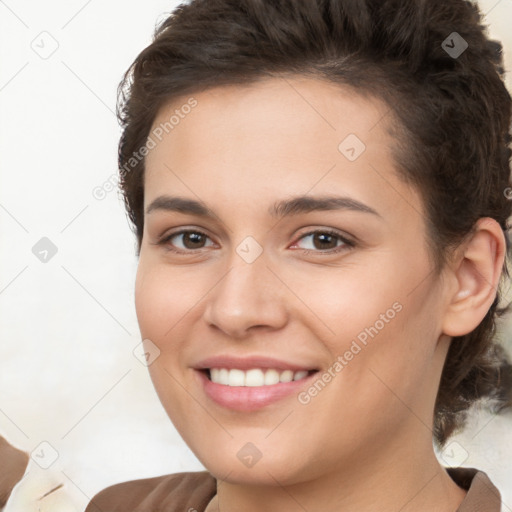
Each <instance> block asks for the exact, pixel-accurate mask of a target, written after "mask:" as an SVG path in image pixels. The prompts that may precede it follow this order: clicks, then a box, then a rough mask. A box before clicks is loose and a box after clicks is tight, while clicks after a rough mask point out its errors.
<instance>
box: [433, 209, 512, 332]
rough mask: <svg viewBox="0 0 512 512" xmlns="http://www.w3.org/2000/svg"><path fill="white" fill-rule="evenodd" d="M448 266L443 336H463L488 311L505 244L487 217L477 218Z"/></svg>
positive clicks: (500, 232)
mask: <svg viewBox="0 0 512 512" xmlns="http://www.w3.org/2000/svg"><path fill="white" fill-rule="evenodd" d="M461 249H462V251H461V252H460V253H459V254H458V256H457V258H456V260H454V262H453V263H452V267H451V273H452V275H453V277H454V278H455V279H454V280H453V282H454V283H455V284H454V286H453V287H451V289H450V291H449V296H448V297H447V299H448V305H447V308H446V310H445V315H444V318H443V324H442V329H443V333H444V334H447V335H448V336H463V335H465V334H468V333H470V332H471V331H473V330H474V329H475V328H476V327H477V326H478V324H480V322H481V321H482V319H483V318H484V317H485V315H486V314H487V311H489V308H490V307H491V305H492V303H493V301H494V299H495V297H496V292H497V287H498V284H499V280H500V276H501V272H502V269H503V262H504V259H505V251H506V243H505V236H504V234H503V230H502V229H501V227H500V225H499V224H498V223H497V222H496V221H495V220H494V219H491V218H489V217H483V218H481V219H479V220H478V221H477V223H476V226H475V232H474V233H473V235H472V236H471V238H470V239H469V240H468V241H466V242H464V244H463V246H462V248H461Z"/></svg>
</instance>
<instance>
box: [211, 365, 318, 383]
mask: <svg viewBox="0 0 512 512" xmlns="http://www.w3.org/2000/svg"><path fill="white" fill-rule="evenodd" d="M308 374H309V372H307V371H306V370H300V371H298V372H293V371H292V370H284V371H279V370H275V369H273V368H271V369H268V370H266V371H264V370H261V369H259V368H253V369H251V370H247V371H243V370H239V369H237V368H231V369H230V370H228V369H227V368H210V379H211V381H212V382H215V383H216V384H223V385H224V386H248V387H254V386H271V385H273V384H277V383H279V382H291V381H292V380H300V379H303V378H304V377H307V376H308Z"/></svg>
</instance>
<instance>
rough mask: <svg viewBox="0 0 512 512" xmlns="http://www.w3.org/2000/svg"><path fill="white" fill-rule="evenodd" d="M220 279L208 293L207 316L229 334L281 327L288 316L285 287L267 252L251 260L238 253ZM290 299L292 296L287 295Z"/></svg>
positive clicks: (249, 333) (247, 334)
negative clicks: (266, 254) (272, 267)
mask: <svg viewBox="0 0 512 512" xmlns="http://www.w3.org/2000/svg"><path fill="white" fill-rule="evenodd" d="M230 263H231V265H230V267H229V269H228V271H227V273H226V274H225V275H224V277H223V278H221V280H220V282H219V283H218V284H217V285H216V286H215V287H214V288H213V289H212V290H211V292H210V293H209V294H208V295H207V298H208V299H207V300H208V302H207V305H206V307H205V311H204V319H205V321H206V322H207V323H208V324H209V325H210V326H214V327H217V328H218V329H220V330H221V331H222V332H223V333H224V334H225V335H226V336H228V337H230V338H237V339H242V338H247V337H248V336H250V335H251V333H252V332H253V331H255V330H257V329H258V330H259V329H268V330H274V329H279V328H282V327H283V326H284V325H285V324H286V322H287V319H288V311H287V308H286V300H287V299H286V297H285V294H286V287H285V285H284V284H283V283H282V281H280V280H279V278H278V277H276V271H275V269H272V270H271V269H270V268H269V267H268V266H267V261H266V258H265V257H264V253H263V254H261V255H260V257H258V258H257V259H256V260H255V261H253V262H252V263H247V262H245V261H244V260H242V259H241V258H240V257H239V256H238V255H237V254H236V253H235V254H234V257H233V258H232V259H231V260H230ZM288 299H289V298H288Z"/></svg>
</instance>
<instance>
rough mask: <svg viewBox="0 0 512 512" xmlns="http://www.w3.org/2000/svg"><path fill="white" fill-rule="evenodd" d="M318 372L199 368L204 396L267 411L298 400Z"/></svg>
mask: <svg viewBox="0 0 512 512" xmlns="http://www.w3.org/2000/svg"><path fill="white" fill-rule="evenodd" d="M317 373H319V371H318V370H295V371H294V370H290V369H284V370H283V369H280V370H278V369H274V368H249V369H247V370H242V369H239V368H229V369H228V368H219V367H217V368H216V367H212V368H201V369H197V368H196V376H197V377H198V384H199V386H200V387H201V388H202V390H203V392H204V394H205V396H206V397H207V398H208V399H209V400H211V401H212V403H215V404H216V405H217V406H221V407H222V408H224V409H229V410H231V411H238V412H253V411H265V410H268V406H270V405H272V404H275V403H279V402H282V401H283V400H286V399H288V400H289V399H295V400H296V399H297V398H298V395H299V393H300V392H301V391H303V389H304V388H306V387H307V386H311V385H312V384H313V381H314V379H315V378H316V374H317ZM278 410H280V409H278Z"/></svg>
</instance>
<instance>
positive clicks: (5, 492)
mask: <svg viewBox="0 0 512 512" xmlns="http://www.w3.org/2000/svg"><path fill="white" fill-rule="evenodd" d="M27 466H28V453H25V452H23V451H21V450H18V448H15V447H14V446H12V445H11V444H10V443H8V442H7V441H6V440H5V439H4V438H3V437H1V436H0V508H2V507H4V506H5V504H6V503H7V500H8V499H9V496H10V495H11V492H12V490H13V489H14V486H15V485H16V484H17V483H18V482H19V481H20V480H21V478H22V477H23V475H24V473H25V470H26V468H27Z"/></svg>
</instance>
